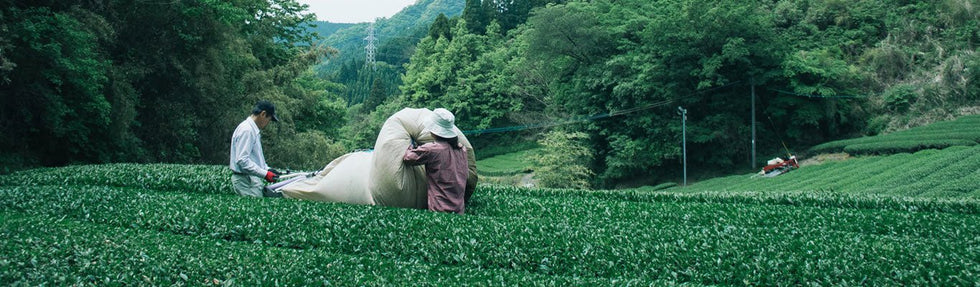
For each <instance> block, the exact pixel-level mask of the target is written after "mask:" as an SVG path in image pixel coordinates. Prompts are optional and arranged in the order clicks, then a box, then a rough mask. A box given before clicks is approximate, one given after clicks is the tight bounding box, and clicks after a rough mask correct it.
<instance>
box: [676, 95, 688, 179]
mask: <svg viewBox="0 0 980 287" xmlns="http://www.w3.org/2000/svg"><path fill="white" fill-rule="evenodd" d="M677 114H679V115H681V137H682V140H681V145H682V146H683V147H684V148H683V152H684V185H683V186H687V110H685V109H684V108H682V107H680V106H678V107H677Z"/></svg>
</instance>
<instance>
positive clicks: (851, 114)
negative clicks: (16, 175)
mask: <svg viewBox="0 0 980 287" xmlns="http://www.w3.org/2000/svg"><path fill="white" fill-rule="evenodd" d="M0 4H3V5H2V6H0V7H3V8H0V31H2V33H0V96H2V98H0V123H2V124H0V132H3V134H4V137H3V138H2V139H0V149H2V150H3V152H2V154H0V164H2V166H3V167H4V170H0V172H2V171H6V169H16V168H17V167H22V166H36V165H64V164H70V163H103V162H175V163H215V164H220V163H223V162H225V161H226V160H227V148H228V140H229V138H230V135H231V132H232V130H233V127H234V126H235V125H236V124H237V123H238V122H239V121H241V120H242V119H243V118H244V117H245V116H246V114H247V113H248V110H249V108H250V106H251V105H252V104H253V103H254V102H255V101H256V100H258V99H268V100H272V101H273V102H275V103H277V105H279V106H280V109H279V110H280V111H281V114H280V117H281V118H283V121H282V122H281V123H279V124H278V125H274V126H273V127H272V128H271V129H269V130H267V131H266V132H264V133H263V143H264V144H265V145H266V147H265V150H266V155H267V158H268V160H269V162H270V163H272V165H274V166H277V167H283V168H296V169H315V168H320V167H322V166H323V165H324V164H326V163H327V162H329V161H330V159H332V158H334V157H336V156H338V155H340V154H343V153H344V152H345V151H348V150H350V149H354V148H365V147H371V146H373V143H374V139H375V137H376V135H377V131H378V129H379V128H380V126H381V123H382V122H383V121H384V119H385V118H387V117H388V116H389V115H391V114H392V113H393V112H394V111H397V110H399V109H401V108H404V107H428V108H435V107H445V108H448V109H450V110H451V111H453V112H454V113H455V114H456V115H457V124H458V125H459V127H460V128H461V129H462V130H465V131H468V132H470V134H469V137H470V138H471V140H472V141H473V143H474V145H475V146H476V147H477V148H476V150H477V155H478V156H480V154H479V150H480V147H494V148H498V147H500V146H507V145H511V144H515V145H519V144H521V143H522V142H533V141H538V140H547V139H571V140H566V141H564V142H561V143H556V141H551V142H552V143H555V144H553V145H544V146H542V148H541V149H540V150H541V152H542V153H545V154H559V155H564V156H567V155H571V154H576V155H578V154H581V156H577V157H576V158H575V159H567V158H565V157H554V158H559V159H561V158H565V159H564V160H562V161H558V162H555V161H552V162H548V161H547V160H545V161H543V162H540V163H539V165H541V166H538V168H540V169H547V166H545V165H563V166H567V167H573V166H574V167H575V168H576V170H579V171H581V172H580V173H577V174H581V175H582V176H581V177H583V178H579V179H580V180H581V181H584V182H586V185H587V186H590V187H614V186H620V185H622V184H632V183H637V184H642V183H656V182H663V181H676V180H674V179H676V178H678V177H679V174H678V173H679V171H680V170H681V168H680V167H681V157H682V154H681V145H680V143H681V137H682V134H681V129H682V121H681V117H680V116H679V115H678V114H677V108H678V107H683V108H684V109H686V110H687V111H688V114H687V121H686V122H685V123H684V124H686V132H687V136H686V138H687V150H688V155H687V156H688V165H689V166H690V168H691V170H696V171H699V172H708V173H714V174H725V173H730V172H732V171H736V170H745V169H748V168H750V167H751V166H752V162H750V161H751V156H750V155H751V149H752V140H751V134H752V132H751V131H752V127H753V123H754V124H755V127H756V129H757V134H758V139H757V141H756V145H757V148H758V154H759V156H758V158H757V160H756V161H757V162H756V163H759V162H762V161H764V160H763V159H765V158H770V157H772V156H775V155H781V154H784V153H785V151H784V150H783V149H784V144H785V146H786V147H787V148H788V149H789V150H790V151H791V152H800V151H806V150H807V149H808V148H810V147H811V146H813V145H816V144H819V143H823V142H827V141H831V140H836V139H844V138H850V137H856V136H861V135H875V134H880V133H888V132H892V131H897V130H904V129H907V128H909V127H914V126H920V125H923V124H926V123H930V122H934V121H937V120H948V119H952V118H955V117H957V116H960V115H967V114H976V113H980V108H978V102H980V101H978V100H980V95H978V94H980V93H978V91H980V87H978V80H980V79H978V77H980V76H978V75H980V74H978V73H980V72H978V70H980V55H978V54H977V52H976V46H977V42H978V40H980V20H978V17H980V16H978V11H977V8H976V5H975V4H974V3H973V2H971V1H970V0H944V1H897V0H890V1H836V0H834V1H829V0H827V1H816V0H780V1H717V0H715V1H708V0H680V1H677V0H672V1H648V0H625V1H624V0H619V1H612V0H597V1H544V0H529V1H499V0H483V1H480V0H469V1H462V0H422V1H418V2H417V3H416V4H415V5H413V6H410V7H409V8H406V10H404V11H402V12H401V13H399V14H398V15H395V16H393V17H392V18H391V19H379V20H378V21H377V22H376V23H374V25H375V29H376V31H377V37H378V38H379V42H378V43H376V45H378V51H377V57H376V59H377V60H378V64H377V65H376V66H375V67H373V68H366V67H365V65H364V63H363V62H359V61H362V60H361V59H363V58H364V54H363V53H364V49H363V45H364V44H365V42H364V41H363V39H364V37H365V36H366V35H365V33H366V28H367V25H368V24H366V23H361V24H356V25H353V26H351V27H349V28H346V29H340V30H337V31H336V32H335V33H331V35H330V37H329V38H327V39H315V38H314V35H313V33H312V31H311V30H309V29H307V24H308V23H309V22H310V21H312V19H313V17H312V15H309V14H308V12H306V11H305V7H303V6H302V5H299V4H298V3H296V2H295V1H293V0H244V1H231V2H228V1H213V0H194V1H175V2H159V1H135V2H132V1H119V0H102V1H82V2H63V1H48V0H42V1H22V0H0ZM452 11H455V12H452ZM454 13H455V14H454ZM304 43H318V44H317V45H305V44H304ZM321 63H326V65H320V66H317V64H321ZM314 67H316V68H314ZM753 95H754V97H753ZM753 99H754V100H753ZM753 103H754V106H755V114H754V116H755V122H753V121H752V118H753V114H752V112H751V111H752V110H753V109H752V107H753ZM542 127H546V128H542ZM503 131H506V132H503ZM545 135H547V136H545ZM570 149H571V150H574V151H575V153H569V152H565V151H567V150H570ZM583 151H584V152H583ZM580 152H581V153H580ZM568 160H573V162H569V161H568ZM694 176H695V177H697V176H699V175H697V174H695V175H694ZM576 182H579V181H576Z"/></svg>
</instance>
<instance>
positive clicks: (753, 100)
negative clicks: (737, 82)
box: [752, 79, 755, 170]
mask: <svg viewBox="0 0 980 287" xmlns="http://www.w3.org/2000/svg"><path fill="white" fill-rule="evenodd" d="M752 169H753V170H754V169H755V79H752Z"/></svg>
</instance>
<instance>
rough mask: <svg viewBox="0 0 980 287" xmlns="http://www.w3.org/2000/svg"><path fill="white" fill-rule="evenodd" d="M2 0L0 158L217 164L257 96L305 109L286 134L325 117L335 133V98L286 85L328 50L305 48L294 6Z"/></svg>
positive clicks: (248, 1)
mask: <svg viewBox="0 0 980 287" xmlns="http://www.w3.org/2000/svg"><path fill="white" fill-rule="evenodd" d="M2 3H3V4H4V5H2V6H0V7H3V8H0V29H2V30H3V31H4V33H3V36H2V37H0V59H2V60H0V73H2V74H0V76H2V78H0V79H2V80H3V81H0V96H2V97H0V101H2V103H0V104H2V106H3V107H0V119H2V120H3V122H4V124H2V125H0V131H2V132H3V133H4V135H5V137H4V138H3V139H2V140H0V148H2V149H3V150H4V153H3V155H2V156H0V161H3V162H20V163H32V162H33V163H40V164H45V165H57V164H66V163H74V162H80V163H81V162H107V161H154V162H209V163H222V162H225V161H227V150H228V139H229V138H230V136H231V131H232V130H233V129H234V126H235V125H236V124H237V123H238V122H239V121H241V120H242V119H243V118H244V117H245V116H247V114H248V111H249V110H250V109H251V105H252V104H253V103H254V102H255V101H256V100H258V99H270V100H273V101H274V102H277V103H281V104H282V106H281V107H282V111H283V114H284V115H287V116H288V114H289V112H288V111H289V110H295V111H300V109H299V107H305V106H310V107H313V108H311V109H310V112H311V114H314V115H316V116H314V117H309V118H307V117H303V118H304V119H309V120H307V122H303V121H301V124H300V125H296V124H292V123H290V122H287V124H285V125H282V127H283V129H284V130H286V132H285V133H286V134H295V132H294V129H300V130H301V131H300V132H301V133H302V132H309V131H312V130H313V129H311V128H309V126H320V121H322V120H324V119H325V118H327V119H331V120H333V122H331V125H334V126H336V127H332V128H319V129H316V132H319V133H321V134H322V135H321V137H331V136H332V137H335V136H337V135H338V134H339V132H338V130H339V129H340V127H339V126H340V125H342V121H343V119H344V117H343V116H342V115H340V114H342V112H344V111H343V110H338V109H337V108H336V106H337V104H336V103H337V102H338V101H339V99H337V98H332V97H328V96H326V95H323V94H322V93H323V92H322V91H321V92H319V93H320V94H318V93H317V92H311V91H310V90H312V89H322V88H323V87H322V84H310V83H297V82H296V81H295V79H297V78H300V77H301V76H302V75H303V74H302V71H305V70H307V69H308V67H309V66H310V65H312V64H313V63H314V62H316V61H318V60H320V59H322V58H324V57H327V56H328V55H330V54H332V53H331V52H330V50H329V49H322V48H319V47H311V46H306V45H308V43H312V42H313V41H312V39H313V38H312V37H313V35H312V34H311V33H310V32H308V31H307V30H306V28H305V24H304V23H306V22H308V21H310V20H311V19H312V15H311V14H308V13H304V12H303V10H304V9H305V7H304V6H303V5H300V4H298V3H297V2H296V1H294V0H271V1H267V0H242V1H212V0H204V1H170V2H152V1H151V2H147V1H83V2H73V1H43V0H42V1H14V0H5V1H2ZM297 43H305V44H303V45H297ZM304 51H307V52H304ZM307 79H308V80H306V81H307V82H309V81H312V80H309V79H310V78H309V77H307ZM316 81H320V80H316ZM307 100H310V101H312V102H319V103H320V104H319V105H306V104H305V103H304V104H293V102H295V101H307ZM340 103H341V104H340V106H344V105H343V104H342V101H340ZM288 118H289V117H287V119H288ZM272 138H274V137H272ZM304 139H308V140H318V139H317V137H309V136H308V137H304V138H303V139H300V141H302V140H304ZM273 142H274V141H273ZM18 158H20V159H19V160H18ZM280 159H281V160H283V161H287V160H289V159H286V158H280ZM321 160H322V159H321Z"/></svg>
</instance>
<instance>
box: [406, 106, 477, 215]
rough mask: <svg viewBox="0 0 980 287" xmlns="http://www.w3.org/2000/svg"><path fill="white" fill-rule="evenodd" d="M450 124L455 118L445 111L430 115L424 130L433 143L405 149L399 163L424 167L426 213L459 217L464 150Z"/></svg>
mask: <svg viewBox="0 0 980 287" xmlns="http://www.w3.org/2000/svg"><path fill="white" fill-rule="evenodd" d="M454 122H455V117H454V116H453V114H452V113H451V112H449V111H448V110H446V109H441V108H440V109H435V110H434V111H432V115H431V116H430V117H429V118H428V119H427V120H426V121H425V128H426V130H428V131H429V132H431V133H432V137H433V138H435V141H433V142H430V143H427V144H424V145H422V146H419V147H413V146H409V147H408V150H407V151H406V152H405V156H404V157H403V158H402V161H404V162H405V164H408V165H423V164H424V165H425V179H426V192H427V197H428V204H429V210H432V211H439V212H453V213H457V214H463V212H464V211H465V210H464V209H465V206H464V204H465V195H466V177H467V175H468V174H469V169H468V162H467V160H466V147H464V146H463V145H462V144H460V143H459V137H458V136H457V135H456V131H455V130H457V128H456V127H455V125H454V124H453V123H454Z"/></svg>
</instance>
